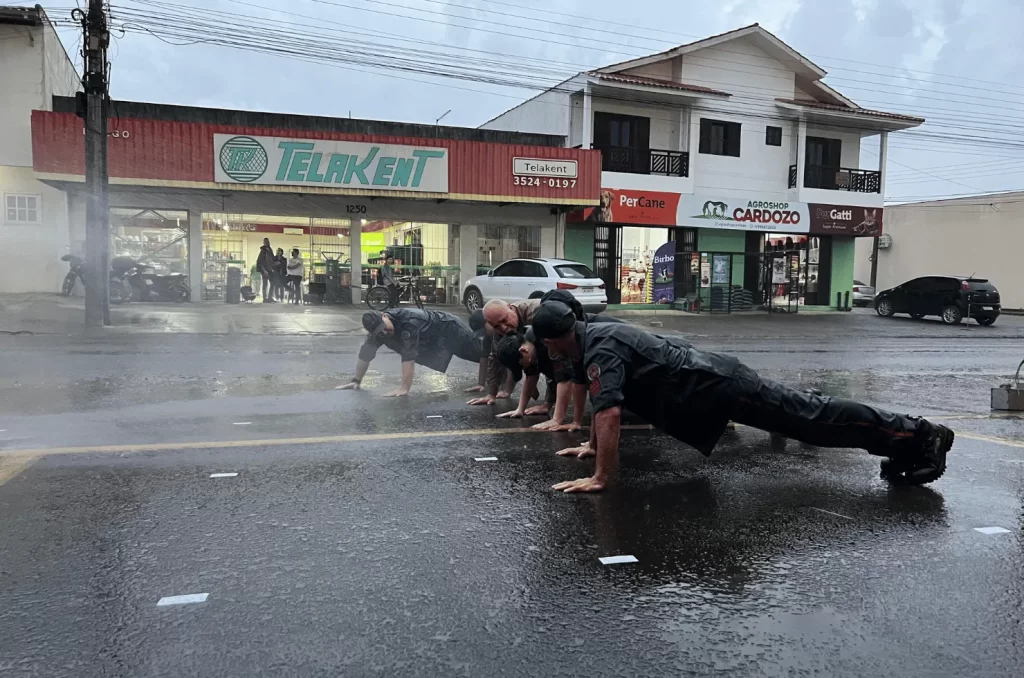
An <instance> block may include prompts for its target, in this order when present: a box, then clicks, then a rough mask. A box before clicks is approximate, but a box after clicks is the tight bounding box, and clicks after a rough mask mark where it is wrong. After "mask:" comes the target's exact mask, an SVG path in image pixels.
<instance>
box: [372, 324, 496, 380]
mask: <svg viewBox="0 0 1024 678" xmlns="http://www.w3.org/2000/svg"><path fill="white" fill-rule="evenodd" d="M385 315H387V316H388V317H389V318H391V322H392V324H393V325H394V327H395V331H394V332H393V333H392V334H391V335H390V336H388V337H377V338H373V337H369V336H367V338H366V342H365V343H364V344H363V345H362V347H361V348H360V349H359V359H360V360H362V361H364V362H370V361H371V360H373V359H374V358H375V357H376V356H377V350H378V349H379V348H380V347H381V346H387V347H388V348H390V349H391V350H392V351H394V352H395V353H397V354H399V355H400V356H402V362H408V361H410V360H414V361H416V363H417V364H419V365H423V366H424V367H429V368H430V369H432V370H437V371H438V372H444V371H446V370H447V369H448V364H449V363H450V362H451V360H452V356H453V355H458V356H459V357H461V358H463V359H465V360H479V359H480V351H481V347H480V343H479V341H476V342H474V337H473V331H472V330H470V329H469V327H468V326H467V325H466V324H465V323H464V322H462V320H461V319H460V318H459V317H458V316H455V315H452V314H451V313H445V312H444V311H423V310H420V309H417V308H401V309H390V310H388V311H385Z"/></svg>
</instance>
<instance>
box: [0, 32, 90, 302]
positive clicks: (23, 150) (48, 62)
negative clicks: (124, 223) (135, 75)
mask: <svg viewBox="0 0 1024 678" xmlns="http://www.w3.org/2000/svg"><path fill="white" fill-rule="evenodd" d="M77 89H78V74H77V73H76V72H75V69H74V66H73V64H72V63H71V62H70V60H69V59H68V57H67V55H66V54H65V52H64V47H63V46H62V45H61V43H60V40H59V39H58V37H57V34H56V33H55V32H54V31H53V28H52V27H51V26H50V25H49V24H45V25H44V26H42V27H32V26H10V25H0V201H3V195H4V194H9V193H14V194H27V195H37V196H39V199H40V210H41V211H40V223H38V224H35V225H26V224H11V223H7V221H6V216H7V215H6V211H5V210H3V204H2V202H0V242H2V243H4V247H5V248H7V251H8V252H9V254H10V256H9V257H8V259H7V262H6V264H5V265H4V266H0V292H55V291H57V290H59V289H60V284H61V281H62V280H63V278H64V275H65V274H66V273H67V264H66V263H65V262H62V261H60V257H61V256H63V255H64V254H66V253H67V252H68V251H69V250H70V242H69V232H68V210H67V201H66V199H65V196H64V193H63V192H62V191H59V190H57V189H55V188H51V187H50V186H48V185H46V184H44V183H42V182H40V181H36V179H35V177H34V175H33V173H32V111H33V109H36V110H51V109H52V95H53V94H59V95H64V96H67V95H71V94H73V93H74V92H75V91H77ZM76 254H81V252H76Z"/></svg>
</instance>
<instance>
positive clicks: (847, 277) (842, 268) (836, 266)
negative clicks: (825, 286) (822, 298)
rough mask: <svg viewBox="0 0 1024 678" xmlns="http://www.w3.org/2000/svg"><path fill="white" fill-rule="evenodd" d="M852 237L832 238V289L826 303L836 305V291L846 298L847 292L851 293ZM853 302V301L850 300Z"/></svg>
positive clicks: (833, 306)
mask: <svg viewBox="0 0 1024 678" xmlns="http://www.w3.org/2000/svg"><path fill="white" fill-rule="evenodd" d="M853 254H854V244H853V238H842V237H838V236H833V238H832V290H831V292H830V295H831V299H829V302H828V305H829V306H831V307H832V308H835V307H836V293H837V292H838V293H840V294H842V298H843V300H845V299H846V294H847V292H849V293H850V295H851V296H852V295H853ZM850 304H851V305H852V304H853V301H852V300H851V301H850Z"/></svg>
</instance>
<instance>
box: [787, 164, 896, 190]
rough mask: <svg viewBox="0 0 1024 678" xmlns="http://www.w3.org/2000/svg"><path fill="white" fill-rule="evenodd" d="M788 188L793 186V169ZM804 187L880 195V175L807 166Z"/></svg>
mask: <svg viewBox="0 0 1024 678" xmlns="http://www.w3.org/2000/svg"><path fill="white" fill-rule="evenodd" d="M789 172H790V174H789V176H790V183H789V185H790V187H792V186H794V185H795V181H794V173H795V169H794V168H793V167H792V166H791V167H790V171H789ZM804 187H805V188H823V189H825V190H827V191H852V192H854V193H881V192H882V173H881V172H880V171H878V170H863V169H849V168H847V167H824V166H822V165H807V166H806V167H805V168H804Z"/></svg>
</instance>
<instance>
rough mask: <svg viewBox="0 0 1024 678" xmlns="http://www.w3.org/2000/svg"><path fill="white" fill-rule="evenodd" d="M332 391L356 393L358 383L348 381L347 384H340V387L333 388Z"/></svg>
mask: <svg viewBox="0 0 1024 678" xmlns="http://www.w3.org/2000/svg"><path fill="white" fill-rule="evenodd" d="M334 390H335V391H358V390H359V382H355V381H350V382H348V383H347V384H342V385H341V386H335V387H334Z"/></svg>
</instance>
